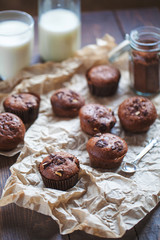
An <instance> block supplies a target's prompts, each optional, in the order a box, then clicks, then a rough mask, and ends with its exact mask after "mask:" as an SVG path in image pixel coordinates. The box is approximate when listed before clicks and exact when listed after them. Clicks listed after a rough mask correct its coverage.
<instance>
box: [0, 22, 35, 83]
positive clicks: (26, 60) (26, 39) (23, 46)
mask: <svg viewBox="0 0 160 240" xmlns="http://www.w3.org/2000/svg"><path fill="white" fill-rule="evenodd" d="M28 27H29V25H28V24H26V23H24V22H20V21H17V20H8V21H3V22H0V76H1V77H2V78H4V79H5V78H12V77H14V76H15V75H16V74H17V73H18V72H19V70H21V69H22V68H24V67H26V66H28V65H29V64H30V60H31V51H32V43H33V41H32V40H33V30H32V29H30V30H28Z"/></svg>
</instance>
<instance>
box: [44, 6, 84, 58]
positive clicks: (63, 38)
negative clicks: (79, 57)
mask: <svg viewBox="0 0 160 240" xmlns="http://www.w3.org/2000/svg"><path fill="white" fill-rule="evenodd" d="M79 48H80V21H79V19H78V17H77V16H76V15H75V14H74V13H73V12H72V11H70V10H66V9H62V8H59V9H53V10H49V11H47V12H46V13H44V14H42V16H41V18H40V20H39V52H40V55H41V57H42V58H43V59H44V60H54V61H61V60H64V59H66V58H68V57H70V56H72V55H73V54H74V52H75V51H76V50H77V49H79Z"/></svg>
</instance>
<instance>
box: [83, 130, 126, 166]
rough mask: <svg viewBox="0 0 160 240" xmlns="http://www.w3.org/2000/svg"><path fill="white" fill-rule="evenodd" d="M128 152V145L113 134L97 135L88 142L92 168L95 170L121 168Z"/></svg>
mask: <svg viewBox="0 0 160 240" xmlns="http://www.w3.org/2000/svg"><path fill="white" fill-rule="evenodd" d="M127 150H128V147H127V143H126V142H125V141H124V140H123V139H122V138H120V137H118V136H116V135H113V134H111V133H104V134H97V135H95V136H94V137H92V138H90V139H89V141H88V142H87V151H88V154H89V158H90V162H91V166H92V167H95V168H107V169H112V168H117V167H119V165H120V164H121V162H122V160H123V158H124V156H125V154H126V153H127Z"/></svg>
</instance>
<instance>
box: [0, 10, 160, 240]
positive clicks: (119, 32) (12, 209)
mask: <svg viewBox="0 0 160 240" xmlns="http://www.w3.org/2000/svg"><path fill="white" fill-rule="evenodd" d="M142 25H153V26H157V27H160V12H159V9H157V8H149V9H132V10H117V11H116V10H114V11H101V12H92V13H91V12H90V13H83V14H82V46H85V45H86V44H90V43H95V39H96V38H99V37H102V36H103V35H104V34H105V33H109V34H111V35H112V36H113V37H115V39H116V42H117V43H119V42H120V41H122V39H123V38H124V35H125V33H129V32H130V31H131V29H134V28H136V27H138V26H142ZM36 31H37V30H36ZM37 61H39V56H38V47H37V37H36V45H35V50H34V57H33V63H35V62H37ZM16 158H17V156H15V157H12V158H5V157H2V156H0V195H1V193H2V189H3V187H4V185H5V182H6V180H7V178H8V177H9V175H10V171H9V168H10V166H11V165H12V164H14V162H15V161H16ZM29 239H31V240H36V239H37V240H38V239H43V240H45V239H46V240H47V239H48V240H49V239H52V240H102V238H98V237H95V236H92V235H89V234H86V233H84V232H82V231H76V232H74V233H72V234H69V235H65V236H62V235H60V234H59V229H58V225H57V224H56V223H55V222H54V221H53V220H52V219H51V218H50V217H48V216H44V215H42V214H39V213H37V212H34V211H31V210H28V209H24V208H20V207H18V206H16V205H15V204H10V205H8V206H5V207H2V208H0V240H29ZM121 240H160V204H158V206H157V207H156V208H155V209H153V211H152V212H151V213H148V214H147V216H146V217H145V218H144V219H143V220H142V221H140V222H139V223H138V224H137V225H136V226H135V227H134V228H132V229H131V230H129V231H127V232H126V234H125V235H124V236H123V237H122V238H121Z"/></svg>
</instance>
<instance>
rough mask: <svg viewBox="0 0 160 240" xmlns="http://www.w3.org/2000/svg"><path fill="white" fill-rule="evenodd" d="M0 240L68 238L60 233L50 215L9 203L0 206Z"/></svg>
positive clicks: (64, 239)
mask: <svg viewBox="0 0 160 240" xmlns="http://www.w3.org/2000/svg"><path fill="white" fill-rule="evenodd" d="M1 220H2V221H3V222H0V225H1V226H2V229H3V231H2V232H1V238H0V239H1V240H8V239H13V240H19V239H20V240H30V239H32V240H38V239H43V240H44V239H54V240H69V238H68V235H64V236H62V235H60V234H59V228H58V225H57V223H56V222H55V221H53V220H52V219H51V218H50V217H48V216H45V215H42V214H40V213H37V212H35V211H31V210H29V209H24V208H21V207H18V206H16V205H15V204H10V205H8V206H6V207H3V208H1V218H0V221H1Z"/></svg>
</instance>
